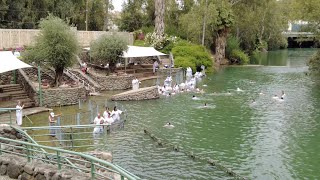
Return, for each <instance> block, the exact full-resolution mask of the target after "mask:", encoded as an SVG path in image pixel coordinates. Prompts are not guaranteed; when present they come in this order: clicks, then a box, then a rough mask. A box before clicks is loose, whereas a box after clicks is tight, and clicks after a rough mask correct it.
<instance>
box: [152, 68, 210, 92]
mask: <svg viewBox="0 0 320 180" xmlns="http://www.w3.org/2000/svg"><path fill="white" fill-rule="evenodd" d="M203 76H204V74H203V73H202V72H196V74H195V75H194V76H193V75H192V69H191V68H190V67H188V68H187V71H186V81H185V82H183V83H181V84H174V85H173V86H172V85H171V84H172V77H171V76H168V77H167V78H166V79H165V81H164V85H163V86H158V92H159V94H162V95H165V96H171V95H175V94H176V93H180V92H189V91H194V92H203V90H200V89H199V88H196V84H197V80H199V79H201V78H202V77H203Z"/></svg>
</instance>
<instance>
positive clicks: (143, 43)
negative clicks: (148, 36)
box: [133, 40, 148, 47]
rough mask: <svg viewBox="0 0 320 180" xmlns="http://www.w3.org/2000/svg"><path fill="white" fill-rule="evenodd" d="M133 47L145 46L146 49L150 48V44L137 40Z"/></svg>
mask: <svg viewBox="0 0 320 180" xmlns="http://www.w3.org/2000/svg"><path fill="white" fill-rule="evenodd" d="M133 45H134V46H145V47H147V46H148V44H146V43H145V42H144V41H143V40H135V41H134V42H133Z"/></svg>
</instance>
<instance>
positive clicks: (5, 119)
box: [0, 107, 52, 124]
mask: <svg viewBox="0 0 320 180" xmlns="http://www.w3.org/2000/svg"><path fill="white" fill-rule="evenodd" d="M50 110H52V109H50V108H45V107H33V108H27V109H23V111H22V112H23V116H29V115H33V114H38V113H41V112H46V111H50ZM11 119H12V121H13V122H15V119H16V112H15V111H13V112H11ZM0 123H2V124H8V123H10V113H3V114H0Z"/></svg>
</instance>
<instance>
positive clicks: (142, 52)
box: [122, 46, 166, 58]
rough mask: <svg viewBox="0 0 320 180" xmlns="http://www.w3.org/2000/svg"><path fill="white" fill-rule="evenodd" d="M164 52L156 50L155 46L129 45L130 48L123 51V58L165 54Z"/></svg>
mask: <svg viewBox="0 0 320 180" xmlns="http://www.w3.org/2000/svg"><path fill="white" fill-rule="evenodd" d="M163 55H166V54H163V53H162V52H159V51H157V50H155V49H154V48H153V47H140V46H128V50H127V51H124V52H123V56H122V57H123V58H132V57H148V56H163Z"/></svg>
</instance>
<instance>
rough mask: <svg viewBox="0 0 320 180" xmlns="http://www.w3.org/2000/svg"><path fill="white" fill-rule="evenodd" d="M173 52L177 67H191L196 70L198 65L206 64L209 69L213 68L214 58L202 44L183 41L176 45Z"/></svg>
mask: <svg viewBox="0 0 320 180" xmlns="http://www.w3.org/2000/svg"><path fill="white" fill-rule="evenodd" d="M172 53H173V56H174V59H175V66H177V67H182V68H187V67H191V68H192V70H193V71H196V68H197V67H199V66H201V65H204V66H205V67H206V68H207V69H208V70H209V71H211V70H212V68H211V67H212V64H213V63H212V62H213V59H212V58H211V57H210V53H209V52H208V51H207V49H206V48H205V47H203V46H201V45H196V44H191V43H188V42H186V41H181V42H178V43H177V44H176V45H175V46H174V48H173V49H172Z"/></svg>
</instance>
